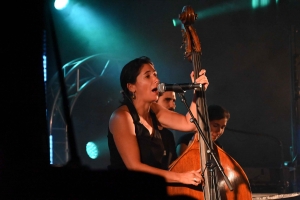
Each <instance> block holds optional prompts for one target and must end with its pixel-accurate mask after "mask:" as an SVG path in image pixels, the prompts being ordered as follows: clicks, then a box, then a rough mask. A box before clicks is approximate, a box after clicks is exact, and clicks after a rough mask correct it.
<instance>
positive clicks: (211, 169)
mask: <svg viewBox="0 0 300 200" xmlns="http://www.w3.org/2000/svg"><path fill="white" fill-rule="evenodd" d="M184 92H185V91H183V90H182V92H178V95H179V96H180V98H181V101H182V102H183V104H184V105H185V106H186V108H187V110H188V112H189V114H190V116H191V119H190V122H192V123H194V124H195V126H196V128H197V130H198V133H199V135H200V136H201V137H202V139H203V141H204V143H205V145H206V146H207V153H208V154H210V155H211V157H210V158H213V161H214V162H215V164H213V162H212V160H208V161H207V163H206V167H207V169H208V170H209V172H210V178H211V181H210V183H211V185H210V188H214V189H215V190H216V188H217V183H216V181H215V180H216V178H215V176H216V174H215V173H214V168H215V167H216V166H217V167H218V169H219V171H220V172H221V173H222V175H223V177H224V180H225V182H226V184H227V186H228V188H229V189H230V190H231V191H232V190H233V188H232V185H231V183H230V181H229V179H228V177H227V176H226V174H225V173H224V170H223V167H222V166H221V164H220V162H219V161H218V160H217V158H216V156H215V154H214V152H213V150H212V149H211V147H210V145H209V143H208V141H207V139H206V137H205V135H204V133H203V132H202V130H201V128H200V126H199V124H198V122H197V120H196V118H195V117H194V116H193V113H192V112H191V110H190V108H189V106H188V104H187V103H186V98H185V96H184ZM199 138H200V137H199ZM204 170H205V169H204ZM204 170H203V172H202V176H203V173H204ZM210 192H212V191H210ZM211 196H213V195H211Z"/></svg>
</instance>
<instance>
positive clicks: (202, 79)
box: [190, 69, 209, 91]
mask: <svg viewBox="0 0 300 200" xmlns="http://www.w3.org/2000/svg"><path fill="white" fill-rule="evenodd" d="M205 73H206V70H205V69H201V71H200V72H199V77H198V78H197V79H196V80H195V81H194V71H192V73H191V74H190V76H191V80H192V82H193V83H201V84H202V85H203V86H204V91H205V90H206V89H207V87H208V85H209V82H208V79H207V77H206V75H205Z"/></svg>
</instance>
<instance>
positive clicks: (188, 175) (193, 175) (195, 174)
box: [180, 169, 203, 186]
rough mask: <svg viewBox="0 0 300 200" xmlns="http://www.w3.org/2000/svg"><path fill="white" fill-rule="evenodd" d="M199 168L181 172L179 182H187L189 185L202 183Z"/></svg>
mask: <svg viewBox="0 0 300 200" xmlns="http://www.w3.org/2000/svg"><path fill="white" fill-rule="evenodd" d="M200 172H201V170H200V169H199V170H197V171H195V170H193V171H188V172H184V173H181V174H180V175H181V177H180V182H181V183H183V184H189V185H195V186H197V185H199V184H200V183H203V178H202V176H201V175H200Z"/></svg>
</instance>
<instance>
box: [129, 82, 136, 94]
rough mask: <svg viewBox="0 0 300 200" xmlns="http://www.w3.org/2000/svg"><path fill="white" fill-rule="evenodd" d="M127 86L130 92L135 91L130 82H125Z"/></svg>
mask: <svg viewBox="0 0 300 200" xmlns="http://www.w3.org/2000/svg"><path fill="white" fill-rule="evenodd" d="M127 88H128V90H129V91H130V92H131V93H134V92H135V85H133V84H131V83H127Z"/></svg>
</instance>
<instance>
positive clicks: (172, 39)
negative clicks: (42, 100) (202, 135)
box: [48, 0, 300, 168]
mask: <svg viewBox="0 0 300 200" xmlns="http://www.w3.org/2000/svg"><path fill="white" fill-rule="evenodd" d="M252 2H254V1H246V0H243V1H216V0H214V1H204V0H202V1H201V0H199V1H176V2H175V1H153V0H143V1H130V2H127V1H126V2H125V1H124V2H122V1H80V0H78V1H76V2H75V3H74V5H73V7H70V8H69V9H65V10H61V11H57V10H54V8H51V10H52V15H53V20H54V24H55V27H54V29H55V32H56V35H57V44H53V45H58V47H59V54H60V58H61V63H62V64H63V65H65V64H66V63H68V62H70V61H72V60H75V59H78V58H82V57H86V56H90V55H94V54H101V56H99V59H100V60H101V61H95V62H94V61H93V63H92V64H90V63H89V64H90V65H91V66H92V67H93V68H97V69H96V71H97V70H98V72H97V73H98V74H99V73H100V72H101V70H102V69H103V67H104V65H105V61H107V60H110V64H109V65H108V67H107V68H106V71H105V73H104V74H103V76H102V77H101V81H100V82H101V83H93V84H95V85H93V86H92V85H90V86H89V87H86V88H85V89H84V90H83V91H82V93H81V94H80V95H78V99H77V100H76V102H74V112H73V113H72V116H73V118H74V127H75V132H77V137H78V140H79V141H78V143H80V141H84V140H86V139H87V137H89V136H90V135H93V136H91V137H95V138H100V137H102V138H103V140H105V139H106V138H105V137H106V134H107V130H106V129H107V121H108V117H109V115H110V113H111V112H112V111H113V110H114V108H115V107H116V106H118V101H119V100H120V99H121V95H120V94H119V91H120V86H119V73H120V70H121V68H122V67H123V66H124V64H126V63H127V62H128V61H130V60H132V59H134V58H136V57H139V56H143V55H146V56H148V57H150V58H151V59H152V60H153V62H154V64H155V67H156V69H157V71H158V75H159V78H160V81H161V82H166V83H184V82H190V78H189V74H190V72H191V71H192V68H193V66H192V64H191V63H190V62H189V61H188V60H186V59H184V56H183V54H184V48H182V49H180V46H181V44H182V40H183V39H182V36H181V26H180V25H177V26H176V27H174V26H173V23H172V19H177V18H178V15H179V14H180V13H181V11H182V8H183V6H185V5H191V6H192V8H193V9H194V10H195V12H196V13H197V14H198V19H197V20H196V21H195V23H194V24H193V26H194V27H195V29H196V31H197V34H198V36H199V40H200V42H201V46H202V60H201V64H202V68H205V69H206V70H207V76H208V78H209V82H210V85H209V89H208V91H207V103H208V104H220V105H222V106H224V107H225V108H227V109H228V110H229V111H230V113H231V119H230V121H229V123H228V127H230V128H232V129H235V130H241V131H242V132H250V133H253V134H245V133H242V132H233V131H229V130H228V131H226V132H225V135H224V136H223V137H221V138H220V142H221V143H222V144H223V146H224V148H225V150H226V151H227V152H228V153H229V154H230V155H231V156H232V157H234V158H235V159H236V160H237V161H238V162H239V163H240V164H241V165H242V166H244V167H279V166H280V164H281V162H282V160H284V161H289V160H291V159H292V158H291V153H290V147H291V146H292V130H291V126H292V119H291V110H292V109H293V108H292V104H291V103H292V90H291V84H292V83H291V76H292V74H291V73H292V72H291V68H292V63H291V50H290V48H291V34H292V32H293V31H292V27H299V19H300V18H299V2H297V1H278V2H277V3H276V2H275V1H269V4H268V5H266V6H265V7H257V8H253V7H252V6H251V3H252ZM80 9H82V10H84V12H83V11H81V10H80ZM77 13H81V14H77ZM87 13H88V14H87ZM207 13H208V14H207ZM296 37H298V44H299V33H296ZM48 55H49V56H48V74H49V75H48V78H49V79H50V78H52V77H53V76H54V75H53V74H54V73H55V71H56V68H55V63H53V60H52V57H51V51H49V54H48ZM87 62H88V61H86V62H85V63H87ZM78 68H79V67H78ZM99 69H100V70H99ZM49 85H50V84H48V86H49ZM50 86H51V85H50ZM103 90H104V91H103ZM105 90H106V91H105ZM191 96H192V95H191V91H187V92H186V98H187V99H188V100H190V97H191ZM177 98H179V97H177ZM107 102H109V103H107ZM177 111H178V112H181V113H186V108H185V107H184V105H183V104H182V103H181V101H180V100H179V99H178V100H177ZM104 116H106V117H104ZM76 130H77V131H76ZM92 132H93V133H92ZM174 134H175V137H176V139H178V137H179V136H180V134H181V133H178V132H174ZM84 143H85V142H84ZM280 144H282V146H280ZM103 145H106V144H105V142H103ZM282 154H283V157H284V158H282ZM97 167H98V166H96V168H97ZM103 167H105V165H104V166H103Z"/></svg>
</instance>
